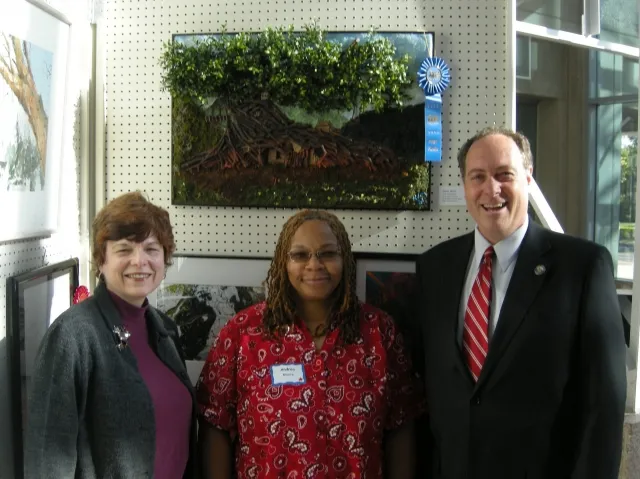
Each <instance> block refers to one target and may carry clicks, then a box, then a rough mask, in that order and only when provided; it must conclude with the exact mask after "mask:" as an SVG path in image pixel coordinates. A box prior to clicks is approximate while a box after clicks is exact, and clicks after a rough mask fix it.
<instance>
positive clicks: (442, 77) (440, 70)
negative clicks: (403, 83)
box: [418, 57, 451, 96]
mask: <svg viewBox="0 0 640 479" xmlns="http://www.w3.org/2000/svg"><path fill="white" fill-rule="evenodd" d="M449 83H451V71H450V70H449V66H448V65H447V64H446V63H445V61H444V60H443V59H442V58H438V57H429V58H426V59H425V60H424V61H423V62H422V65H420V69H419V70H418V85H420V88H422V89H423V90H424V94H425V95H427V96H431V95H438V94H440V93H442V92H443V91H445V90H446V89H447V87H448V86H449Z"/></svg>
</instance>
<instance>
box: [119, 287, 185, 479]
mask: <svg viewBox="0 0 640 479" xmlns="http://www.w3.org/2000/svg"><path fill="white" fill-rule="evenodd" d="M111 297H112V298H113V300H114V302H115V304H116V307H117V308H118V311H119V312H120V315H121V317H122V323H123V325H124V326H125V327H126V328H127V330H129V332H130V333H131V337H130V338H129V347H130V348H131V351H132V352H133V355H134V356H135V357H136V361H137V363H138V371H139V372H140V375H141V376H142V379H143V381H144V383H145V384H146V386H147V389H149V394H150V395H151V400H152V402H153V410H154V416H155V421H156V424H155V426H156V454H155V459H154V467H153V469H154V473H153V477H154V479H176V478H181V477H183V476H184V472H185V469H186V467H187V461H188V460H189V436H190V435H189V433H190V429H191V408H192V401H191V395H190V394H189V391H188V389H187V388H186V387H185V386H184V384H182V382H181V381H180V379H179V378H178V376H177V375H176V374H175V373H174V372H173V371H172V370H171V369H169V368H168V367H167V366H166V365H165V364H164V363H163V362H162V361H161V360H160V358H158V356H157V355H156V353H155V352H154V351H153V349H152V348H151V345H150V344H149V335H148V331H147V322H146V319H145V312H146V310H147V304H146V302H145V304H144V305H143V306H142V307H141V308H139V307H137V306H134V305H132V304H131V303H128V302H127V301H125V300H123V299H122V298H120V297H119V296H117V295H115V294H113V293H111Z"/></svg>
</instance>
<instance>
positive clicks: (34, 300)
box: [7, 258, 78, 478]
mask: <svg viewBox="0 0 640 479" xmlns="http://www.w3.org/2000/svg"><path fill="white" fill-rule="evenodd" d="M77 287H78V259H77V258H72V259H68V260H65V261H62V262H60V263H56V264H52V265H49V266H44V267H42V268H38V269H35V270H33V271H29V272H27V273H22V274H19V275H17V276H12V277H9V278H7V350H8V354H9V375H10V383H11V404H12V416H13V444H14V448H13V449H14V460H15V477H16V478H23V477H24V457H23V450H24V445H25V426H26V421H27V417H28V415H29V411H28V395H29V382H30V378H31V376H32V374H33V368H34V363H35V359H36V355H37V353H38V349H39V347H40V342H41V341H42V338H43V337H44V335H45V333H46V332H47V329H48V328H49V326H51V323H52V322H53V321H54V320H55V319H56V318H57V317H58V316H60V314H62V313H63V312H64V311H66V310H67V309H69V308H70V307H71V305H72V304H73V294H74V292H75V290H76V288H77Z"/></svg>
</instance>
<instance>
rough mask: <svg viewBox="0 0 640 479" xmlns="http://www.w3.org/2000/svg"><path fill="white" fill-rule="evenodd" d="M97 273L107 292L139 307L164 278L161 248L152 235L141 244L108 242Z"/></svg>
mask: <svg viewBox="0 0 640 479" xmlns="http://www.w3.org/2000/svg"><path fill="white" fill-rule="evenodd" d="M100 272H101V273H102V274H103V275H104V280H105V283H106V286H107V289H108V290H109V291H111V292H112V293H115V294H117V295H118V296H120V297H121V298H122V299H124V300H125V301H127V302H128V303H131V304H133V305H134V306H142V303H144V300H145V298H146V297H147V296H148V295H149V294H150V293H151V292H153V291H154V290H155V289H156V288H157V287H158V286H159V285H160V282H162V280H163V279H164V273H165V263H164V250H163V249H162V246H161V245H160V243H159V242H158V240H157V239H156V237H155V236H154V235H151V236H149V237H148V238H147V239H145V240H144V241H142V242H141V243H137V242H135V241H129V240H127V239H121V240H117V241H107V244H106V250H105V260H104V263H103V264H102V265H101V266H100Z"/></svg>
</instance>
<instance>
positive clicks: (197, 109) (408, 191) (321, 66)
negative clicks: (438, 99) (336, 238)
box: [163, 31, 433, 210]
mask: <svg viewBox="0 0 640 479" xmlns="http://www.w3.org/2000/svg"><path fill="white" fill-rule="evenodd" d="M312 33H313V32H312ZM316 33H317V32H316ZM314 34H315V33H314ZM306 35H307V37H309V36H310V35H311V34H310V33H309V32H308V31H307V34H306ZM229 38H233V36H232V35H231V34H225V35H220V34H212V35H176V36H174V39H173V42H172V45H171V46H170V47H167V50H166V53H165V57H164V60H163V66H164V68H165V76H164V85H165V87H166V88H167V89H169V90H170V91H171V93H172V201H173V203H174V204H183V205H211V206H247V207H248V206H251V207H287V208H290V207H291V208H300V207H313V208H333V209H347V208H348V209H383V210H428V209H429V184H430V182H429V174H430V169H429V166H428V164H427V163H425V161H424V141H425V137H424V131H425V126H424V99H425V97H424V92H423V91H422V90H421V89H420V88H419V87H418V83H417V77H416V75H417V71H418V69H419V67H420V64H421V62H422V61H423V60H424V58H426V57H427V56H430V55H432V54H433V35H432V34H429V33H378V32H376V33H372V34H369V33H336V32H329V33H325V34H322V33H317V39H316V40H317V44H318V45H319V46H318V47H317V48H314V47H313V45H311V46H310V43H309V39H308V38H307V40H306V41H307V43H304V41H305V40H297V39H296V37H295V34H294V33H291V32H289V33H288V34H287V33H286V32H285V34H284V35H281V36H280V37H278V36H277V34H276V33H273V32H271V33H268V34H262V37H261V40H260V42H262V43H259V44H258V46H255V45H254V44H253V43H252V40H251V37H250V35H244V36H243V38H245V40H242V41H240V40H233V39H231V40H230V39H229ZM224 42H226V43H224ZM296 42H299V44H298V43H296ZM222 45H225V47H224V48H222ZM260 45H269V47H268V48H266V47H265V51H267V52H268V53H264V52H261V51H260V50H259V48H260ZM292 45H293V46H292ZM296 45H297V46H296ZM305 45H306V46H305ZM298 47H299V48H298ZM207 49H208V50H207ZM277 49H280V50H281V51H280V53H274V50H277ZM287 49H289V50H287ZM204 51H213V52H218V53H217V54H218V57H214V58H211V54H208V56H207V55H205V54H204V53H203V52H204ZM200 55H201V56H202V59H201V58H200ZM225 55H226V56H225ZM236 55H237V56H236ZM205 57H206V58H210V62H212V63H215V62H221V63H224V65H222V66H220V65H218V66H217V67H215V66H214V67H211V66H210V65H209V66H208V67H207V66H205V67H199V66H194V68H196V69H198V71H201V72H203V73H202V76H205V77H207V78H210V79H211V80H210V83H207V82H206V81H205V80H202V83H201V84H199V85H200V86H197V87H193V86H192V85H193V84H194V82H196V81H200V80H201V79H194V81H191V80H190V79H189V78H191V77H190V76H189V74H188V73H185V72H187V71H188V70H189V68H190V65H196V64H197V65H200V64H202V63H203V62H205V60H204V58H205ZM274 57H276V58H277V59H276V60H274V59H273V58H274ZM238 58H242V60H238ZM234 62H235V63H234ZM230 63H232V64H233V66H232V67H231V66H229V64H230ZM265 65H266V66H265ZM269 65H270V66H269ZM345 65H346V66H345ZM349 65H353V68H351V70H349V68H350V67H349ZM207 68H209V69H207ZM216 68H218V69H216ZM222 71H224V72H225V73H224V76H230V77H233V78H235V83H234V84H233V85H232V86H229V85H227V84H222V83H220V82H219V81H218V80H215V78H214V77H216V75H218V76H222V73H219V72H222ZM180 72H182V73H180ZM234 75H235V77H234ZM208 85H211V88H208ZM239 85H240V86H239ZM231 89H233V91H231ZM225 92H228V93H225ZM282 92H286V94H285V93H282ZM196 96H197V97H199V98H197V99H194V97H196ZM323 99H324V100H323Z"/></svg>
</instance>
